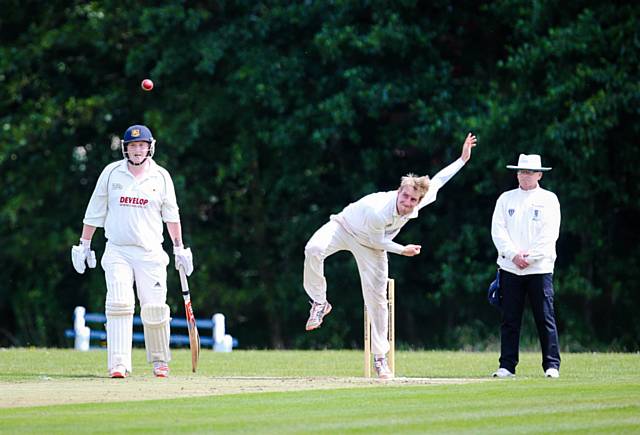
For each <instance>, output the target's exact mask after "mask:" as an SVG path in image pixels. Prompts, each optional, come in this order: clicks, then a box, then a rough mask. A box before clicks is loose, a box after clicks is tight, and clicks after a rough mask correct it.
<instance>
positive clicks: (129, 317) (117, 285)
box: [71, 125, 193, 378]
mask: <svg viewBox="0 0 640 435" xmlns="http://www.w3.org/2000/svg"><path fill="white" fill-rule="evenodd" d="M155 144H156V141H155V139H154V138H153V135H152V134H151V130H149V128H147V127H146V126H144V125H133V126H131V127H129V128H128V129H127V130H126V131H125V133H124V137H123V139H122V140H121V141H120V146H121V150H122V156H123V159H122V160H119V161H116V162H113V163H111V164H109V165H107V166H106V167H105V168H104V170H103V171H102V173H101V174H100V177H99V178H98V182H97V184H96V187H95V189H94V191H93V194H92V195H91V199H90V200H89V205H88V206H87V210H86V212H85V215H84V220H83V224H84V225H83V227H82V235H81V237H80V243H79V244H78V245H77V246H73V247H72V248H71V260H72V262H73V267H74V268H75V270H76V271H77V272H78V273H84V271H85V269H86V266H89V267H90V268H94V267H95V266H96V257H95V252H94V251H92V250H91V239H92V237H93V235H94V234H95V232H96V228H99V227H103V228H104V235H105V237H106V238H107V243H106V247H105V251H104V255H103V256H102V260H101V263H100V264H101V266H102V269H103V270H104V275H105V281H106V284H107V296H106V301H105V314H106V317H107V324H106V330H107V355H108V357H107V368H108V370H109V376H110V377H112V378H125V377H127V376H128V375H129V374H130V373H131V372H132V366H131V347H132V338H133V337H132V334H133V313H134V308H135V296H134V283H135V288H136V292H137V296H138V300H139V301H140V317H141V319H142V323H143V327H144V340H145V347H146V350H147V361H148V362H149V363H152V364H153V374H154V375H155V376H157V377H161V378H165V377H167V376H168V375H169V361H170V360H171V352H170V348H169V322H170V320H171V317H170V310H169V306H168V305H167V303H166V302H167V265H168V264H169V256H168V255H167V253H166V252H165V251H164V250H163V249H162V242H163V235H162V232H163V222H164V223H166V225H167V230H168V232H169V235H170V237H171V240H172V241H173V254H174V256H175V266H176V269H179V268H182V269H183V270H184V272H185V273H186V274H187V275H190V274H191V272H193V257H192V254H191V249H190V248H185V247H184V246H183V243H182V228H181V225H180V214H179V212H178V204H177V201H176V194H175V190H174V186H173V181H172V180H171V176H170V175H169V172H167V170H166V169H164V168H162V167H160V166H159V165H158V164H157V163H156V162H155V161H154V160H153V154H154V152H155Z"/></svg>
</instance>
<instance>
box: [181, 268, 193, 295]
mask: <svg viewBox="0 0 640 435" xmlns="http://www.w3.org/2000/svg"><path fill="white" fill-rule="evenodd" d="M178 272H179V273H180V285H181V286H182V297H183V298H184V300H185V302H186V301H188V300H189V299H191V297H190V294H189V282H188V281H187V275H186V274H185V273H184V269H183V268H182V267H179V268H178Z"/></svg>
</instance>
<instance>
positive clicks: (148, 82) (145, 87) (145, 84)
mask: <svg viewBox="0 0 640 435" xmlns="http://www.w3.org/2000/svg"><path fill="white" fill-rule="evenodd" d="M140 86H141V87H142V89H143V90H145V91H150V90H151V89H153V82H152V81H151V80H149V79H144V80H143V81H142V83H140Z"/></svg>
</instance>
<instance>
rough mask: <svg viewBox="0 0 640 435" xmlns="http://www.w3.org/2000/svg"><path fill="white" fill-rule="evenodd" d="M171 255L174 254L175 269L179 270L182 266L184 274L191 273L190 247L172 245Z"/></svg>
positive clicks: (191, 256) (191, 257)
mask: <svg viewBox="0 0 640 435" xmlns="http://www.w3.org/2000/svg"><path fill="white" fill-rule="evenodd" d="M173 255H174V256H175V263H176V270H180V268H181V267H182V270H184V273H185V275H187V276H189V275H191V272H193V255H192V254H191V248H185V247H183V246H174V247H173Z"/></svg>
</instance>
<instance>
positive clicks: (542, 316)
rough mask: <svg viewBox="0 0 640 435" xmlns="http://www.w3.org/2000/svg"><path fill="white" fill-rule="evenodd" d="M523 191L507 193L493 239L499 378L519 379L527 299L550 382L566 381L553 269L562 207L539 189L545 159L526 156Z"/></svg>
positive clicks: (520, 171) (497, 212) (493, 227)
mask: <svg viewBox="0 0 640 435" xmlns="http://www.w3.org/2000/svg"><path fill="white" fill-rule="evenodd" d="M507 168H508V169H515V170H516V171H517V177H518V184H519V187H518V188H517V189H514V190H510V191H507V192H504V193H503V194H502V195H500V197H499V198H498V201H497V202H496V208H495V210H494V212H493V219H492V222H491V237H492V239H493V243H494V245H495V246H496V249H497V250H498V261H497V263H498V266H499V267H500V270H501V272H500V288H501V294H502V323H501V326H500V367H499V368H498V370H497V371H496V372H495V373H493V376H494V377H499V378H506V377H513V376H515V373H516V366H517V365H518V353H519V346H520V328H521V324H522V313H523V311H524V304H525V298H527V297H528V298H529V302H530V304H531V308H532V310H533V317H534V319H535V322H536V327H537V329H538V336H539V338H540V346H541V348H542V369H543V370H544V373H545V376H546V377H549V378H557V377H559V376H560V372H559V369H560V350H559V346H558V330H557V328H556V320H555V314H554V311H553V266H554V262H555V260H556V240H557V239H558V234H559V232H560V203H559V202H558V198H557V197H556V195H555V194H554V193H553V192H550V191H548V190H545V189H543V188H542V187H540V185H539V181H540V179H541V178H542V174H543V172H546V171H549V170H551V168H545V167H542V163H541V159H540V156H539V155H536V154H531V155H525V154H520V157H519V159H518V165H517V166H513V165H508V166H507Z"/></svg>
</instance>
